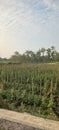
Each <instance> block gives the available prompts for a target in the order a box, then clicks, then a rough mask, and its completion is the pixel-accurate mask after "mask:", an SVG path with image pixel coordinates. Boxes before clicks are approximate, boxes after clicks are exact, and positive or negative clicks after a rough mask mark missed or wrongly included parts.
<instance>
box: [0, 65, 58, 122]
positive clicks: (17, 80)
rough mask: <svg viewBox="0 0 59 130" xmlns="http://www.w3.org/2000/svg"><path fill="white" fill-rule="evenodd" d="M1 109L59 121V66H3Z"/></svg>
mask: <svg viewBox="0 0 59 130" xmlns="http://www.w3.org/2000/svg"><path fill="white" fill-rule="evenodd" d="M0 108H6V109H10V110H15V111H19V112H29V113H31V114H33V115H37V116H41V117H45V118H50V119H55V120H58V116H59V64H0Z"/></svg>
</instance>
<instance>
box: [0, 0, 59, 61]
mask: <svg viewBox="0 0 59 130" xmlns="http://www.w3.org/2000/svg"><path fill="white" fill-rule="evenodd" d="M52 45H53V46H55V47H56V50H57V51H59V0H0V57H7V58H9V57H10V56H11V55H12V54H14V52H15V51H18V52H19V53H20V54H23V53H24V52H25V51H27V50H32V51H34V52H36V51H38V50H39V49H40V48H42V47H45V48H49V47H51V46H52Z"/></svg>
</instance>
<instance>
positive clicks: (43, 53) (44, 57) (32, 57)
mask: <svg viewBox="0 0 59 130" xmlns="http://www.w3.org/2000/svg"><path fill="white" fill-rule="evenodd" d="M6 60H7V61H10V62H19V63H27V62H29V63H48V62H59V52H57V51H56V49H55V47H54V46H51V47H50V48H47V49H46V48H41V49H39V50H38V51H37V52H36V53H35V52H33V51H31V50H27V51H26V52H25V53H23V54H20V53H19V52H18V51H15V52H14V54H13V55H12V56H11V57H10V58H9V59H6V58H3V59H2V58H0V61H6Z"/></svg>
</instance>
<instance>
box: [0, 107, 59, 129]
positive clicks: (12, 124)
mask: <svg viewBox="0 0 59 130" xmlns="http://www.w3.org/2000/svg"><path fill="white" fill-rule="evenodd" d="M0 129H2V130H13V129H14V130H59V121H53V120H48V119H44V118H39V117H35V116H32V115H30V114H28V113H19V112H14V111H9V110H5V109H0Z"/></svg>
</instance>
